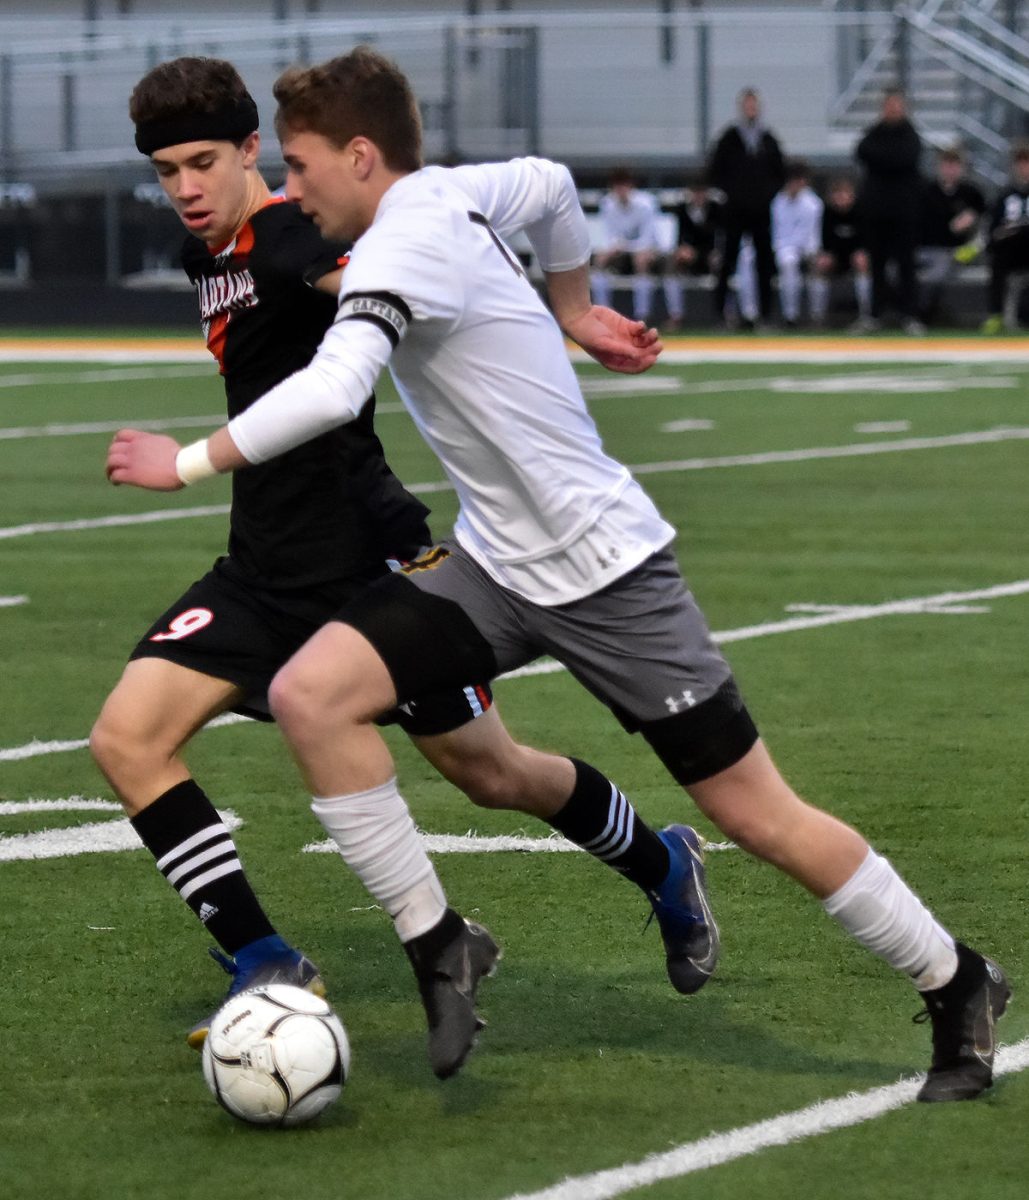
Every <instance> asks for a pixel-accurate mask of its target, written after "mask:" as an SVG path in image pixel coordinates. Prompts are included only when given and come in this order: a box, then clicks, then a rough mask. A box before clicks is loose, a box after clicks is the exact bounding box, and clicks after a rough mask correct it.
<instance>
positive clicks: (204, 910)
mask: <svg viewBox="0 0 1029 1200" xmlns="http://www.w3.org/2000/svg"><path fill="white" fill-rule="evenodd" d="M217 912H218V909H217V908H216V907H215V906H214V905H213V904H208V903H207V901H206V900H205V901H204V902H203V904H201V905H200V912H199V913H198V914H197V916H199V918H200V920H201V921H202V922H203V923H204V924H205V925H206V924H207V922H208V921H210V919H211V918H212V917H213V916H214V915H215V914H216V913H217Z"/></svg>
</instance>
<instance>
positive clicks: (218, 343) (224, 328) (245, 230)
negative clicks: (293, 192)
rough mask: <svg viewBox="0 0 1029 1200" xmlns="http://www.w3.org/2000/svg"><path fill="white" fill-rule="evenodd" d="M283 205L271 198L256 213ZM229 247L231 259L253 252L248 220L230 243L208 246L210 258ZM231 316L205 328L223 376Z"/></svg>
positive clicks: (223, 316)
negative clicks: (273, 206)
mask: <svg viewBox="0 0 1029 1200" xmlns="http://www.w3.org/2000/svg"><path fill="white" fill-rule="evenodd" d="M285 203H286V197H285V196H272V197H271V199H270V200H268V202H267V203H266V204H262V205H261V208H260V209H258V210H257V211H258V212H260V211H261V209H265V208H270V207H271V206H272V205H273V204H285ZM230 246H231V247H232V257H233V258H236V257H237V256H239V257H240V258H243V257H244V256H246V255H248V254H249V253H250V252H251V250H253V248H254V227H253V225H251V223H250V221H249V220H247V221H245V222H244V223H243V225H242V226H241V228H240V229H239V232H238V233H237V234H236V236H235V237H234V238H233V239H232V240H231V241H228V242H226V243H225V244H224V245H223V246H209V247H208V249H209V250H210V252H211V256H212V257H214V258H217V257H218V255H219V254H224V253H225V251H226V250H228V248H229V247H230ZM231 316H232V313H231V312H220V313H218V314H216V315H215V316H213V317H212V318H211V320H210V321H209V323H208V326H207V348H208V350H210V352H211V353H212V354H213V355H214V357H215V359H216V361H217V363H218V369H219V371H221V373H222V374H223V375H224V374H225V341H226V338H227V337H228V333H229V318H230V317H231Z"/></svg>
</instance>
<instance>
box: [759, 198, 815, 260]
mask: <svg viewBox="0 0 1029 1200" xmlns="http://www.w3.org/2000/svg"><path fill="white" fill-rule="evenodd" d="M824 208H825V206H824V205H823V203H822V201H821V200H819V198H818V197H817V196H816V195H815V193H814V192H813V191H812V190H811V189H810V188H808V187H806V188H801V190H800V191H799V192H798V193H797V194H796V195H795V196H790V195H789V193H787V192H779V193H778V195H777V196H776V197H775V199H774V200H773V201H772V246H773V248H774V249H775V250H786V249H792V250H799V251H800V252H801V254H804V255H811V254H817V253H818V251H819V250H820V249H821V247H822V211H823V209H824Z"/></svg>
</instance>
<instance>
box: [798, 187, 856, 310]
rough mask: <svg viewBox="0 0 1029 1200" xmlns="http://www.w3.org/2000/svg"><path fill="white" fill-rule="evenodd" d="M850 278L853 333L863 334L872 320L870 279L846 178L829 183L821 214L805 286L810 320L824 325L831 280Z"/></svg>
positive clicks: (851, 188) (852, 193)
mask: <svg viewBox="0 0 1029 1200" xmlns="http://www.w3.org/2000/svg"><path fill="white" fill-rule="evenodd" d="M844 275H850V276H851V277H852V278H853V280H854V297H855V299H856V301H857V312H858V315H857V321H855V323H854V326H853V329H854V331H855V332H857V333H864V332H866V331H867V330H868V329H869V328H870V326H871V317H872V276H871V273H870V266H869V261H868V251H867V250H866V249H865V240H864V234H863V229H862V222H861V219H860V213H859V211H858V206H857V192H856V191H855V189H854V184H853V182H852V180H851V179H850V178H848V176H846V175H837V176H836V177H835V178H834V179H831V180H830V181H829V189H828V193H827V195H826V200H825V209H824V211H823V212H822V238H821V249H820V250H819V252H818V254H817V255H816V256H815V262H814V269H813V272H812V277H811V279H810V281H809V282H808V303H809V304H810V306H811V320H812V321H813V322H814V323H815V324H816V325H824V324H825V322H826V318H827V317H828V315H829V297H830V292H831V289H832V280H833V279H836V278H840V277H842V276H844Z"/></svg>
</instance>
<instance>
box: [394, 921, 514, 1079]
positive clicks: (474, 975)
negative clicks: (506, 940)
mask: <svg viewBox="0 0 1029 1200" xmlns="http://www.w3.org/2000/svg"><path fill="white" fill-rule="evenodd" d="M451 933H452V935H453V936H448V935H450V934H451ZM444 939H445V940H444ZM441 941H442V942H443V944H442V946H441V945H440V942H441ZM404 949H405V950H406V951H407V956H408V958H409V959H410V960H411V965H412V966H413V967H414V973H415V977H416V978H417V980H418V990H419V992H420V993H421V997H422V1004H423V1005H424V1006H425V1015H426V1017H427V1019H428V1022H429V1063H430V1064H431V1066H432V1069H433V1072H434V1073H435V1074H436V1076H437V1077H438V1078H440V1079H449V1078H450V1076H451V1075H455V1074H457V1072H458V1071H459V1070H460V1069H461V1067H462V1066H463V1064H464V1061H465V1059H466V1058H467V1057H468V1055H469V1054H470V1053H471V1052H472V1049H473V1048H474V1046H475V1043H476V1040H477V1038H478V1035H479V1030H481V1029H483V1028H485V1025H486V1022H485V1021H484V1020H483V1019H482V1017H480V1016H479V1014H478V1013H477V1012H476V1011H475V993H476V989H477V988H478V986H479V980H480V979H482V978H483V977H484V976H486V975H492V974H493V972H494V971H495V970H496V966H497V961H498V960H499V958H500V953H501V952H500V947H499V946H498V945H497V943H496V942H495V941H494V940H493V937H492V935H491V934H490V932H489V930H488V929H485V928H484V927H483V926H482V925H476V924H474V923H473V922H472V921H466V920H465V919H464V918H463V917H461V916H459V915H458V914H457V913H455V912H454V911H453V909H448V910H447V912H446V914H445V915H444V917H443V918H442V920H441V921H440V923H439V925H437V926H436V928H435V929H431V930H430V931H429V932H428V933H427V934H424V935H423V936H421V937H417V938H414V939H413V941H410V942H408V943H407V944H406V945H405V947H404Z"/></svg>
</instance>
